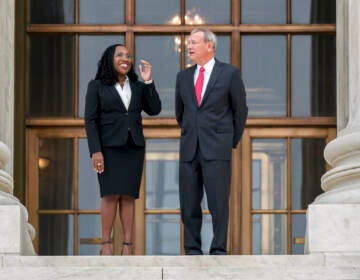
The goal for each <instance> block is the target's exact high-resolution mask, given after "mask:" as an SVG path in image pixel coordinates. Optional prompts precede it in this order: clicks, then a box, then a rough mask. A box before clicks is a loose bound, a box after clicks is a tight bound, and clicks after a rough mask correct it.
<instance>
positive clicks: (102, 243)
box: [100, 240, 112, 256]
mask: <svg viewBox="0 0 360 280" xmlns="http://www.w3.org/2000/svg"><path fill="white" fill-rule="evenodd" d="M105 244H112V241H111V240H106V241H102V242H101V245H105ZM100 256H102V250H100Z"/></svg>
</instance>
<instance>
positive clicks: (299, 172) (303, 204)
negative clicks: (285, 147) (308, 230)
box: [291, 139, 326, 209]
mask: <svg viewBox="0 0 360 280" xmlns="http://www.w3.org/2000/svg"><path fill="white" fill-rule="evenodd" d="M325 146H326V142H325V139H292V140H291V185H292V192H291V194H292V207H291V208H292V209H307V207H308V205H309V204H310V203H312V202H313V201H314V199H315V198H316V197H317V196H318V195H319V194H321V193H322V192H323V191H322V189H321V176H322V175H324V174H325V172H326V163H325V159H324V156H323V153H324V149H325Z"/></svg>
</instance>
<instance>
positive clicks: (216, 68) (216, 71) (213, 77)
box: [200, 59, 221, 107]
mask: <svg viewBox="0 0 360 280" xmlns="http://www.w3.org/2000/svg"><path fill="white" fill-rule="evenodd" d="M220 68H221V66H220V63H219V61H218V60H217V59H215V64H214V67H213V70H212V72H211V75H210V78H209V82H208V84H207V86H206V89H205V92H204V96H203V98H202V100H201V104H200V107H201V106H202V104H203V103H204V102H205V101H206V99H208V97H209V91H210V89H211V88H212V87H213V86H214V84H215V82H216V80H217V78H218V77H219V75H218V74H219V71H220Z"/></svg>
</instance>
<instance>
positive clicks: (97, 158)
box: [91, 152, 104, 173]
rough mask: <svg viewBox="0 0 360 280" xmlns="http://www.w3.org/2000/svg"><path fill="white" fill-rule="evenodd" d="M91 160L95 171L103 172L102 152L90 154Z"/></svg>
mask: <svg viewBox="0 0 360 280" xmlns="http://www.w3.org/2000/svg"><path fill="white" fill-rule="evenodd" d="M91 161H92V166H93V169H94V170H95V171H96V172H97V173H103V172H104V157H103V154H102V152H96V153H93V154H92V156H91Z"/></svg>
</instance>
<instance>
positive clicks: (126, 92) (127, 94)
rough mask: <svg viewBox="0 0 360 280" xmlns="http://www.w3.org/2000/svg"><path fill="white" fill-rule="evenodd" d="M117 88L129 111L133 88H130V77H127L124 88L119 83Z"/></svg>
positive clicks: (116, 85)
mask: <svg viewBox="0 0 360 280" xmlns="http://www.w3.org/2000/svg"><path fill="white" fill-rule="evenodd" d="M115 88H116V90H117V92H118V93H119V95H120V97H121V100H122V102H123V103H124V105H125V108H126V110H128V109H129V104H130V100H131V88H130V82H129V78H128V76H126V80H125V83H124V87H121V86H120V84H119V83H116V84H115Z"/></svg>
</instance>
